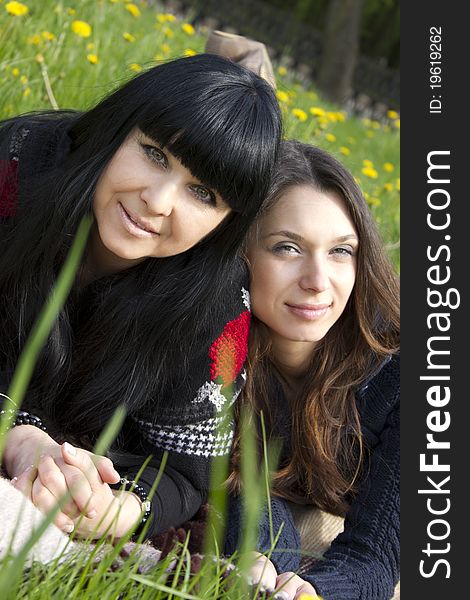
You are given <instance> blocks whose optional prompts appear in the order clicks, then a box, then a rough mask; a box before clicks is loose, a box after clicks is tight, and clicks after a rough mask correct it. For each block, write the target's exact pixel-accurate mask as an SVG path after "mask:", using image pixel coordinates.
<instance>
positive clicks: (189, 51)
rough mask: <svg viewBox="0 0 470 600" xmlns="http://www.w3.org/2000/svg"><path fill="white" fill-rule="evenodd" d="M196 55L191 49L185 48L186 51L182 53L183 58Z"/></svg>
mask: <svg viewBox="0 0 470 600" xmlns="http://www.w3.org/2000/svg"><path fill="white" fill-rule="evenodd" d="M196 54H197V52H196V50H193V49H192V48H186V50H185V51H184V55H185V56H196Z"/></svg>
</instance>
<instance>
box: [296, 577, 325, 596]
mask: <svg viewBox="0 0 470 600" xmlns="http://www.w3.org/2000/svg"><path fill="white" fill-rule="evenodd" d="M294 600H319V596H318V594H317V592H316V590H315V588H314V587H313V585H310V583H308V582H307V581H305V582H304V583H303V584H302V585H301V586H300V587H299V588H297V593H296V595H295V598H294Z"/></svg>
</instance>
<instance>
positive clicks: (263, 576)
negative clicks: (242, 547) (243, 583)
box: [250, 553, 277, 591]
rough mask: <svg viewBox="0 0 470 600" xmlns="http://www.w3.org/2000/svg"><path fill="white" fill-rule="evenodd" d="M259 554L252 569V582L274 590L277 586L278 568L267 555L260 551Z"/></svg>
mask: <svg viewBox="0 0 470 600" xmlns="http://www.w3.org/2000/svg"><path fill="white" fill-rule="evenodd" d="M257 556H258V558H257V559H256V561H255V562H254V563H253V566H252V567H251V569H250V583H251V584H252V585H258V584H259V585H261V586H262V587H264V588H266V590H270V591H272V590H274V588H275V587H276V578H277V572H276V568H275V567H274V565H273V563H272V562H271V561H270V560H269V559H268V558H266V556H263V555H262V554H258V553H257Z"/></svg>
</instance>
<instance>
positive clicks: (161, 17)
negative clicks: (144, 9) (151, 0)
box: [157, 13, 166, 23]
mask: <svg viewBox="0 0 470 600" xmlns="http://www.w3.org/2000/svg"><path fill="white" fill-rule="evenodd" d="M157 21H158V22H159V23H166V15H164V14H162V13H159V14H158V15H157Z"/></svg>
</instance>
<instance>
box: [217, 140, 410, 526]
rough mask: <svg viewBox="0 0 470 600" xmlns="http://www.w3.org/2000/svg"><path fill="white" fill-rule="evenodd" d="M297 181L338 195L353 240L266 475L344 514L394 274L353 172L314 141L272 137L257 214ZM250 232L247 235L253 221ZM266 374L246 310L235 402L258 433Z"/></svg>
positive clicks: (235, 476) (388, 338)
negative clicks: (346, 281) (269, 175)
mask: <svg viewBox="0 0 470 600" xmlns="http://www.w3.org/2000/svg"><path fill="white" fill-rule="evenodd" d="M297 185H309V186H311V187H312V188H314V189H315V190H318V191H320V192H324V193H325V192H330V193H331V192H334V193H336V194H338V195H339V196H340V197H341V198H342V199H343V201H344V203H345V206H346V209H347V211H348V213H349V216H350V218H351V219H352V221H353V223H354V225H355V228H356V231H357V233H358V237H359V248H358V253H357V271H356V280H355V284H354V288H353V291H352V294H351V297H350V298H349V301H348V303H347V305H346V308H345V310H344V312H343V314H342V315H341V317H340V319H338V321H337V322H336V323H335V324H334V326H333V327H332V328H331V329H330V330H329V331H328V333H327V334H326V336H325V337H324V338H323V339H322V340H321V342H320V343H319V344H318V345H317V347H316V348H315V351H314V353H313V354H312V357H311V361H310V366H309V369H308V377H306V378H305V383H304V388H303V390H302V392H301V393H299V394H296V395H295V397H294V398H291V399H290V400H291V402H290V410H291V432H290V435H291V453H290V456H289V457H288V459H287V461H286V462H284V463H283V464H282V466H281V467H280V469H279V470H278V471H277V472H276V473H275V474H274V478H273V493H274V494H276V495H279V496H282V497H285V498H288V499H290V500H293V501H301V502H309V503H312V504H315V505H316V506H318V507H319V508H321V509H323V510H326V511H328V512H331V513H334V514H338V515H344V514H345V512H346V511H347V509H348V501H349V499H350V497H351V496H350V495H351V493H353V492H354V487H355V482H357V480H358V475H359V473H360V470H361V466H362V465H363V462H364V448H363V441H362V435H361V426H360V419H359V414H358V410H357V407H356V401H355V391H356V390H357V388H358V387H359V385H360V384H361V382H364V380H365V379H367V378H368V377H370V376H371V375H372V374H374V372H375V371H377V370H378V369H379V368H380V365H381V364H382V362H383V360H384V358H385V357H387V356H389V355H391V354H393V353H395V352H397V351H398V349H399V285H398V277H397V274H396V272H395V270H394V268H393V266H392V264H391V263H390V260H389V259H388V256H387V254H386V252H385V249H384V247H383V244H382V241H381V238H380V235H379V233H378V230H377V227H376V224H375V221H374V219H373V216H372V215H371V213H370V211H369V208H368V206H367V203H366V201H365V200H364V198H363V195H362V193H361V191H360V189H359V187H358V185H357V184H356V182H355V181H354V178H353V177H352V175H351V174H350V173H349V172H348V171H347V169H345V167H344V166H343V165H342V164H341V163H340V162H338V161H337V160H336V159H335V158H334V157H332V156H331V155H329V154H328V153H326V152H325V151H323V150H321V149H319V148H316V147H314V146H310V145H308V144H304V143H301V142H298V141H286V142H283V143H282V145H281V153H280V158H279V162H278V166H277V171H276V174H275V176H274V179H273V182H272V185H271V191H270V193H269V196H268V198H267V200H266V202H265V204H264V206H263V210H262V213H261V215H262V214H263V213H265V212H267V211H269V210H270V208H271V207H272V206H273V205H274V204H275V203H276V202H277V201H278V200H279V199H280V197H281V196H283V194H285V192H286V191H287V190H288V189H289V188H291V187H294V186H297ZM251 235H256V224H255V225H254V227H253V230H252V232H251ZM276 375H278V373H277V369H276V367H275V364H274V362H273V357H272V355H271V350H270V343H269V334H268V331H267V328H266V326H265V325H264V324H263V323H261V322H260V321H259V320H258V319H256V317H254V318H253V326H252V329H251V333H250V352H249V360H248V370H247V384H246V387H245V389H244V392H243V402H242V403H241V404H242V405H243V404H248V405H249V406H251V407H252V408H253V410H254V414H255V415H257V416H259V415H260V414H261V412H262V413H263V418H264V419H265V421H266V424H267V431H268V437H269V431H270V430H271V428H272V425H273V423H272V419H273V415H272V411H271V409H270V395H271V397H272V393H273V377H274V376H276ZM239 408H240V405H239V407H238V409H239ZM239 442H240V440H239V435H238V433H237V435H236V437H235V443H234V447H233V452H232V471H231V474H230V476H229V479H228V486H229V489H231V491H232V492H237V491H238V490H239V488H240V477H239V455H240V443H239ZM260 445H261V444H260Z"/></svg>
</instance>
